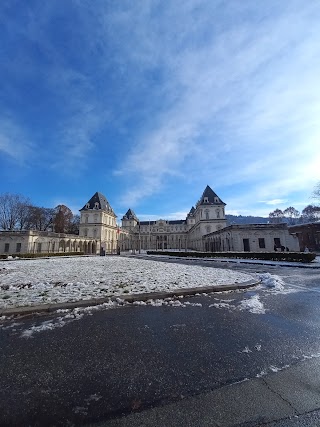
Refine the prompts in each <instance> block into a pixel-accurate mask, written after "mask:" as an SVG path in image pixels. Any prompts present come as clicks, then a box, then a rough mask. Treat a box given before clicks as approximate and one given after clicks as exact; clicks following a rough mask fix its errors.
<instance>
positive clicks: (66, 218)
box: [53, 205, 73, 233]
mask: <svg viewBox="0 0 320 427" xmlns="http://www.w3.org/2000/svg"><path fill="white" fill-rule="evenodd" d="M54 211H55V216H54V220H53V224H54V231H55V232H56V233H67V232H68V230H69V229H70V224H71V221H72V218H73V213H72V211H71V209H69V208H68V207H67V206H65V205H58V206H56V207H55V208H54Z"/></svg>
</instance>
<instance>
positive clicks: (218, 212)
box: [216, 209, 220, 218]
mask: <svg viewBox="0 0 320 427" xmlns="http://www.w3.org/2000/svg"><path fill="white" fill-rule="evenodd" d="M216 212H217V218H220V210H219V209H217V210H216Z"/></svg>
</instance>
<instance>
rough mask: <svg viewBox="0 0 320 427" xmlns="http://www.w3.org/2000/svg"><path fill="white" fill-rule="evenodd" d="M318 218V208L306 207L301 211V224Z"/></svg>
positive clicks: (319, 214)
mask: <svg viewBox="0 0 320 427" xmlns="http://www.w3.org/2000/svg"><path fill="white" fill-rule="evenodd" d="M319 218H320V207H319V206H314V205H308V206H306V207H305V208H304V209H303V210H302V219H303V222H313V221H316V220H317V219H319Z"/></svg>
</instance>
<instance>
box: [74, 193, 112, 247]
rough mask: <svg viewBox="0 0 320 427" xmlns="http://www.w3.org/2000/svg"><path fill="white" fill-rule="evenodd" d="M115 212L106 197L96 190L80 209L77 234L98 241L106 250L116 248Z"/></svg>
mask: <svg viewBox="0 0 320 427" xmlns="http://www.w3.org/2000/svg"><path fill="white" fill-rule="evenodd" d="M116 218H117V216H116V214H115V213H114V211H113V209H112V207H111V205H110V203H109V202H108V200H107V199H106V197H105V196H104V195H103V194H102V193H99V192H96V193H95V194H94V195H93V196H92V197H91V199H90V200H89V201H88V202H87V203H86V204H85V205H84V206H83V208H82V209H80V227H79V235H80V236H82V237H90V238H92V239H93V240H95V241H97V242H98V241H99V242H100V245H101V247H102V248H103V249H104V250H106V251H108V252H109V251H113V250H116V248H117V239H118V233H117V224H116Z"/></svg>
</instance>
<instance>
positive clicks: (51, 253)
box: [0, 252, 84, 259]
mask: <svg viewBox="0 0 320 427" xmlns="http://www.w3.org/2000/svg"><path fill="white" fill-rule="evenodd" d="M73 255H84V252H49V253H44V252H36V253H34V254H33V253H28V254H21V253H18V254H10V255H0V259H7V258H8V256H10V257H12V258H43V257H52V256H73Z"/></svg>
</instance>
